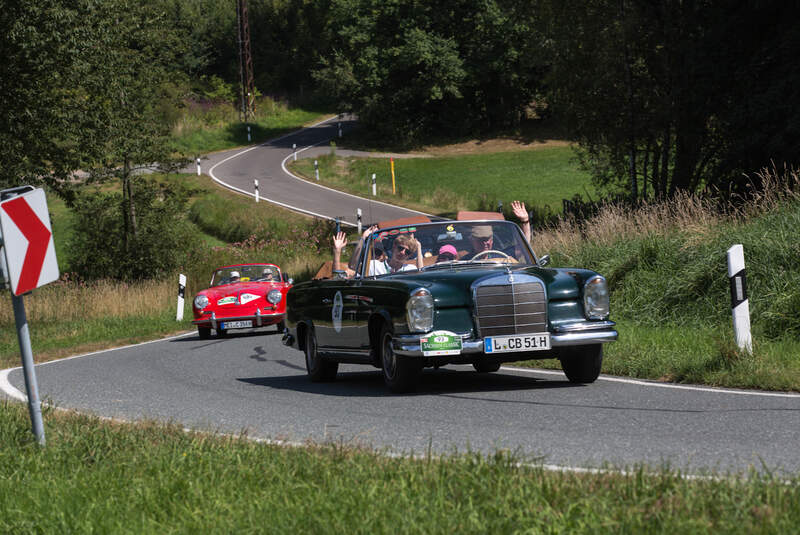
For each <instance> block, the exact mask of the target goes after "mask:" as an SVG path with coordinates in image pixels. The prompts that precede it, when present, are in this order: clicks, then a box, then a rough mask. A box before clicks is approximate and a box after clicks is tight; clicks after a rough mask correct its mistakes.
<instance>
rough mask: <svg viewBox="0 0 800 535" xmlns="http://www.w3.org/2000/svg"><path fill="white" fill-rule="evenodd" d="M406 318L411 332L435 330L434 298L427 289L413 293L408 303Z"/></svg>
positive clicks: (418, 289)
mask: <svg viewBox="0 0 800 535" xmlns="http://www.w3.org/2000/svg"><path fill="white" fill-rule="evenodd" d="M406 318H407V319H408V329H409V330H410V331H411V332H428V331H430V330H431V329H432V328H433V296H432V295H431V293H430V292H429V291H428V290H426V289H425V288H417V289H416V290H414V291H413V292H411V297H409V299H408V302H407V303H406Z"/></svg>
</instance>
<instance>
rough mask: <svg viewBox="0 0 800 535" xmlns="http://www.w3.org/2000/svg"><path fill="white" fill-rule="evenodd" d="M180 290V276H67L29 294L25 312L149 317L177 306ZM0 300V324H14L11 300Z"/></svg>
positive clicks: (58, 317) (39, 317) (36, 316)
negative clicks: (130, 280)
mask: <svg viewBox="0 0 800 535" xmlns="http://www.w3.org/2000/svg"><path fill="white" fill-rule="evenodd" d="M177 292H178V283H177V277H176V278H175V281H154V280H153V281H143V282H137V283H130V284H129V283H124V282H117V281H111V280H101V281H96V282H91V283H86V282H76V281H71V280H69V278H68V277H64V278H62V280H60V281H58V282H56V283H54V284H50V285H48V286H44V287H42V288H39V289H37V290H35V291H34V292H33V293H32V294H31V295H29V296H26V297H25V313H26V315H27V317H28V320H29V321H32V322H48V321H69V320H78V321H80V320H91V319H98V318H108V317H112V318H136V317H146V316H153V315H155V314H158V313H159V312H160V311H163V310H166V309H174V308H175V306H176V302H177ZM4 293H6V292H4ZM6 297H7V296H6ZM0 303H2V305H0V325H13V324H14V312H13V310H12V307H11V300H10V299H8V298H6V299H0Z"/></svg>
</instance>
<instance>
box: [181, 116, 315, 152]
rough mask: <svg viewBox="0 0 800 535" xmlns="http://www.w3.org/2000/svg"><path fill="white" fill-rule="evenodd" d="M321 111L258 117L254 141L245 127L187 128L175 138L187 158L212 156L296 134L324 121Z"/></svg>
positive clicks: (255, 122)
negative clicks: (314, 123) (307, 125)
mask: <svg viewBox="0 0 800 535" xmlns="http://www.w3.org/2000/svg"><path fill="white" fill-rule="evenodd" d="M323 117H324V114H322V113H320V112H319V111H313V110H304V109H300V108H292V109H287V110H282V111H280V112H279V113H275V114H266V115H262V116H260V117H257V118H256V120H255V121H254V122H253V123H251V124H250V141H248V140H247V126H246V125H245V124H243V123H233V124H222V125H215V126H202V127H201V126H197V127H193V128H186V129H185V130H183V131H182V132H181V133H180V134H177V135H176V136H175V144H176V149H177V150H178V151H180V152H182V153H184V154H188V155H196V154H197V155H199V154H208V153H209V152H216V151H220V150H225V149H232V148H235V147H241V146H245V145H251V144H256V143H261V142H263V141H266V140H268V139H272V138H275V137H278V136H280V135H282V134H285V133H287V132H292V131H294V130H297V129H298V128H300V127H302V126H303V125H305V124H309V123H313V122H315V121H318V120H322V118H323Z"/></svg>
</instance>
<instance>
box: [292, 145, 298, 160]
mask: <svg viewBox="0 0 800 535" xmlns="http://www.w3.org/2000/svg"><path fill="white" fill-rule="evenodd" d="M292 160H293V161H295V162H296V161H297V143H292Z"/></svg>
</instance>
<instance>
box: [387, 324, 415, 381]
mask: <svg viewBox="0 0 800 535" xmlns="http://www.w3.org/2000/svg"><path fill="white" fill-rule="evenodd" d="M378 340H379V343H380V348H379V352H380V357H381V369H382V370H383V381H384V383H386V386H387V387H388V388H389V390H391V391H392V392H395V393H397V394H402V393H405V392H413V391H414V390H416V389H417V382H418V380H419V372H420V371H421V370H422V366H420V363H418V362H416V361H414V360H413V359H411V358H408V357H404V356H402V355H398V354H396V353H395V352H394V350H393V349H392V331H391V330H390V329H389V328H388V327H387V326H384V327H383V329H382V330H381V336H380V338H379V339H378Z"/></svg>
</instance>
